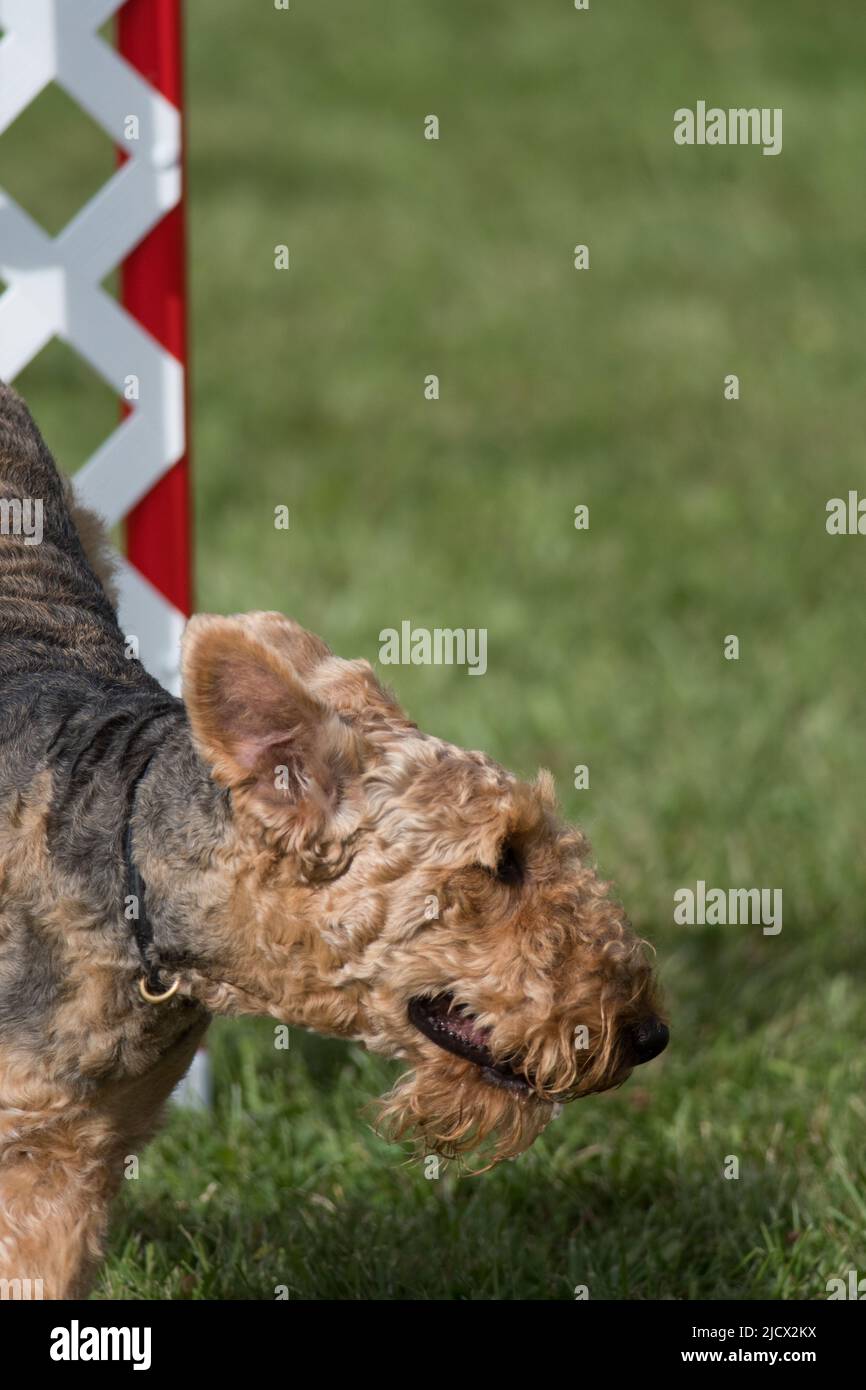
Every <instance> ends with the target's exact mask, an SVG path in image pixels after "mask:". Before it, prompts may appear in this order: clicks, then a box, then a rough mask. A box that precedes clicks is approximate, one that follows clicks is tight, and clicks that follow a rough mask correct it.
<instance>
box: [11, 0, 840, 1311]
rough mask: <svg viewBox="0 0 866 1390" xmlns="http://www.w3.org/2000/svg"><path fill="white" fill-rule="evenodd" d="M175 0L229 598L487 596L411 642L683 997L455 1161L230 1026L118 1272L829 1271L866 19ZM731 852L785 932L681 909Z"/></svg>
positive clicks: (695, 1290)
mask: <svg viewBox="0 0 866 1390" xmlns="http://www.w3.org/2000/svg"><path fill="white" fill-rule="evenodd" d="M187 9H188V17H187V36H188V75H189V93H188V96H189V191H190V218H191V226H190V234H191V250H190V255H191V272H192V274H191V293H192V347H193V359H192V399H193V441H194V467H195V480H196V508H197V571H198V601H199V606H200V607H201V608H202V609H205V610H208V609H210V610H215V611H224V612H233V611H240V610H244V609H248V608H279V609H282V610H284V611H285V612H287V613H289V614H291V615H292V616H294V617H296V618H298V619H299V620H300V621H302V622H303V623H305V624H306V625H307V626H309V627H312V628H313V629H315V630H316V631H319V632H321V633H322V634H323V635H324V636H325V637H326V638H327V639H328V640H329V642H330V643H331V645H332V646H333V647H334V648H335V649H336V650H337V651H339V652H340V653H341V654H342V655H345V656H360V655H364V656H367V657H368V658H370V659H375V657H376V654H377V651H378V646H379V642H378V634H379V632H380V630H381V629H383V628H385V627H399V624H400V622H401V620H402V619H404V618H409V619H411V620H412V622H413V623H414V624H415V625H420V626H426V627H437V626H439V627H484V628H487V630H488V633H489V650H488V672H487V675H486V676H485V678H484V679H470V678H468V676H467V674H466V672H465V671H460V670H455V669H454V668H446V667H423V668H416V667H406V668H401V669H396V670H395V669H389V671H388V672H387V673H386V674H387V676H388V678H389V679H390V680H391V681H392V682H393V684H394V685H395V686H396V688H397V690H398V692H399V694H400V696H401V697H402V698H403V700H404V702H405V703H406V705H407V706H408V708H409V709H410V711H411V712H412V714H413V717H414V718H416V719H417V720H418V722H419V723H420V724H421V725H422V726H424V727H428V728H430V729H432V730H434V731H435V732H437V733H439V734H441V735H443V736H445V737H448V738H450V739H453V740H454V741H456V742H459V743H462V744H467V745H469V746H473V747H483V748H485V749H486V750H487V751H488V752H489V753H491V754H493V755H494V756H495V757H497V758H498V759H500V760H501V761H502V762H504V763H506V764H508V765H509V766H512V767H514V768H515V769H516V770H518V771H520V772H521V773H524V774H532V773H533V772H534V771H535V769H536V767H537V766H538V765H539V764H541V765H545V766H548V767H549V768H550V769H551V770H552V771H553V773H554V775H555V777H556V781H557V785H558V789H559V793H560V797H561V800H562V803H563V806H564V808H565V810H566V812H567V813H568V814H569V816H571V817H574V818H576V819H578V820H579V821H580V822H581V824H582V825H583V826H584V827H585V828H586V829H587V831H588V833H589V835H590V837H591V839H592V842H593V845H594V849H595V852H596V856H597V858H598V861H599V864H600V866H601V867H602V869H603V871H604V872H605V873H606V874H607V875H608V876H609V877H611V878H612V879H613V880H614V881H615V883H616V885H617V891H618V893H619V894H620V896H621V897H622V899H623V901H624V902H625V904H626V906H627V908H628V910H629V913H630V915H631V916H632V919H633V920H634V922H635V924H636V926H637V928H638V929H639V930H640V931H641V932H642V933H644V934H646V935H647V936H648V937H649V938H650V939H651V940H652V941H653V942H654V944H655V945H656V947H657V951H658V959H659V965H660V970H661V974H662V979H663V982H664V987H665V991H666V995H667V999H668V1005H669V1009H670V1013H671V1020H672V1042H671V1046H670V1048H669V1049H668V1052H667V1053H666V1054H665V1055H664V1057H663V1058H661V1059H660V1060H659V1061H658V1062H656V1063H654V1064H653V1065H652V1066H651V1067H648V1068H647V1069H646V1071H645V1072H644V1073H642V1074H635V1076H634V1077H633V1078H632V1080H631V1081H630V1082H629V1083H628V1085H627V1086H625V1087H624V1088H623V1089H622V1090H620V1091H618V1092H616V1093H613V1094H610V1095H606V1096H604V1097H601V1098H598V1099H590V1100H587V1101H584V1102H580V1103H578V1104H576V1105H574V1106H572V1107H570V1108H568V1109H567V1110H566V1111H565V1112H564V1113H563V1114H562V1116H561V1117H560V1118H559V1119H558V1120H557V1121H556V1122H555V1124H553V1125H552V1126H551V1127H550V1129H549V1131H548V1132H547V1134H546V1135H545V1136H544V1137H543V1138H542V1139H541V1140H540V1141H539V1142H538V1144H537V1145H536V1146H535V1147H534V1149H533V1150H532V1151H530V1152H529V1153H528V1154H526V1155H524V1156H523V1157H522V1158H520V1159H519V1160H518V1161H516V1162H513V1163H507V1164H504V1165H502V1167H501V1168H499V1169H497V1170H496V1171H494V1172H492V1173H488V1174H486V1175H484V1176H482V1177H477V1178H465V1177H458V1176H457V1175H456V1174H455V1173H452V1172H446V1173H443V1174H442V1175H441V1176H440V1177H439V1178H438V1179H436V1180H431V1179H429V1178H427V1177H425V1175H424V1170H423V1168H422V1167H420V1166H417V1165H411V1164H407V1162H406V1155H405V1153H404V1152H403V1151H402V1150H400V1149H399V1148H395V1147H393V1146H389V1145H387V1144H385V1143H384V1142H383V1141H382V1140H380V1139H378V1138H377V1137H376V1136H375V1135H374V1134H373V1133H372V1132H371V1130H370V1128H369V1115H366V1114H365V1112H364V1107H365V1105H366V1103H367V1102H368V1101H369V1100H370V1099H371V1098H372V1097H374V1096H375V1095H376V1094H377V1093H379V1092H381V1090H383V1089H384V1088H385V1087H386V1086H387V1085H388V1084H389V1081H390V1079H391V1078H392V1077H393V1075H394V1069H393V1068H391V1067H389V1066H388V1065H387V1064H385V1063H383V1062H381V1061H378V1060H375V1059H372V1058H370V1057H368V1056H366V1055H365V1054H364V1053H362V1052H361V1051H360V1050H359V1049H358V1048H355V1047H352V1046H346V1045H344V1044H340V1043H336V1042H330V1041H325V1040H318V1039H313V1038H310V1037H308V1036H306V1035H301V1034H293V1035H292V1039H291V1046H290V1048H289V1050H288V1052H283V1051H276V1050H275V1049H274V1048H273V1046H272V1037H273V1033H272V1026H271V1025H270V1024H268V1023H265V1022H259V1021H250V1022H244V1023H240V1024H237V1023H236V1024H231V1025H227V1024H219V1025H217V1026H216V1027H215V1029H214V1030H213V1034H212V1048H213V1057H214V1064H215V1078H216V1104H215V1109H214V1112H213V1114H212V1115H206V1116H201V1115H195V1114H188V1113H187V1114H185V1113H181V1112H175V1113H174V1114H173V1116H172V1119H171V1122H170V1124H169V1126H168V1127H167V1129H166V1130H165V1131H164V1133H163V1134H162V1135H161V1137H160V1138H159V1139H158V1140H157V1141H156V1142H155V1143H154V1145H153V1146H152V1147H151V1148H150V1149H149V1150H148V1151H147V1152H146V1153H145V1154H144V1155H143V1157H142V1162H141V1176H140V1179H139V1180H138V1181H137V1182H129V1183H127V1184H125V1191H124V1195H123V1201H122V1204H121V1208H120V1210H119V1212H118V1220H117V1222H116V1225H115V1228H114V1234H113V1238H112V1242H111V1248H110V1258H109V1260H108V1264H107V1267H106V1270H105V1272H104V1274H103V1276H102V1277H101V1281H100V1284H99V1286H98V1289H97V1295H96V1296H97V1297H99V1296H103V1297H134V1298H165V1297H171V1298H214V1297H223V1298H273V1297H274V1291H275V1288H276V1287H277V1286H285V1287H286V1289H287V1290H288V1293H289V1295H290V1296H291V1297H292V1298H299V1299H303V1298H316V1299H324V1298H336V1299H367V1298H385V1299H393V1298H416V1299H430V1298H433V1299H453V1298H458V1299H520V1298H531V1299H561V1298H562V1299H569V1298H572V1297H573V1291H574V1288H575V1286H576V1285H579V1284H583V1285H588V1287H589V1291H590V1296H591V1297H592V1298H594V1299H597V1298H640V1299H673V1298H676V1299H682V1298H699V1299H715V1298H743V1299H751V1298H779V1299H781V1298H821V1297H824V1296H825V1284H826V1281H827V1280H828V1279H829V1278H831V1277H833V1276H835V1275H843V1276H844V1275H845V1273H846V1272H847V1271H848V1270H849V1269H851V1268H855V1269H858V1270H859V1271H860V1273H861V1274H864V1273H866V1183H864V1172H866V1163H864V1145H863V1133H864V1122H866V1049H864V1046H863V1041H864V1037H863V1034H864V998H863V974H864V950H863V926H862V916H863V907H862V904H863V902H864V899H866V855H864V851H863V829H862V821H863V806H864V793H866V718H864V713H866V710H864V703H866V702H864V676H866V662H864V654H863V640H864V614H863V593H864V556H866V539H863V538H862V537H854V536H848V537H835V538H834V537H830V536H828V535H827V533H826V530H825V526H824V521H825V505H826V502H827V500H828V499H829V498H831V497H836V496H842V497H845V496H847V493H848V491H849V489H852V488H857V487H858V486H862V482H861V480H862V478H863V476H864V475H863V463H862V460H863V425H862V421H863V382H864V371H866V340H864V334H863V323H864V320H866V280H864V277H863V274H862V237H863V227H864V225H866V184H864V181H863V178H862V162H863V150H864V146H866V113H864V109H863V101H862V84H863V71H864V64H866V30H864V27H863V25H862V23H861V22H860V21H859V20H858V19H857V17H856V15H855V11H854V8H853V7H849V6H838V7H830V8H829V9H828V8H824V9H821V8H820V7H816V6H815V5H814V4H813V3H807V0H766V3H763V4H761V5H760V6H756V5H755V4H754V2H753V0H728V2H727V3H724V4H717V3H710V0H700V2H699V3H688V2H687V0H656V3H654V4H653V5H652V6H649V5H646V4H645V3H640V0H622V2H621V3H620V4H618V5H615V6H605V5H603V4H601V3H595V0H593V3H592V5H591V8H590V10H589V11H588V12H586V13H581V12H577V11H575V10H574V9H573V7H572V6H571V5H570V4H569V0H535V3H533V4H532V5H528V4H526V3H524V0H502V3H499V4H491V3H486V0H481V3H475V4H471V5H470V4H467V3H466V0H438V3H437V4H435V5H434V4H430V3H426V0H399V3H397V2H396V0H390V3H389V0H370V3H367V4H365V5H363V6H361V5H359V4H358V3H357V0H328V3H322V0H315V3H314V0H296V2H295V3H294V4H293V5H292V8H291V9H290V10H289V11H288V12H276V11H274V10H273V7H272V6H270V5H269V4H268V3H266V0H261V3H260V4H258V5H256V6H250V5H247V6H244V7H239V6H238V5H237V4H236V3H231V2H230V0H190V3H189V4H188V7H187ZM241 10H243V13H241ZM699 99H706V100H707V102H708V104H718V105H720V106H724V107H727V106H753V105H754V106H760V107H771V108H775V107H781V108H782V109H783V111H784V147H783V151H782V153H781V154H780V155H778V156H777V157H775V158H767V157H763V156H762V154H761V150H760V149H759V148H752V147H746V148H744V147H737V148H731V147H727V148H709V147H705V148H697V147H695V148H687V147H678V146H676V145H675V144H674V140H673V112H674V111H675V109H677V108H678V107H681V106H692V107H693V106H694V105H695V103H696V101H697V100H699ZM65 110H66V108H65V107H64V105H63V102H62V101H61V100H59V99H58V100H56V101H55V102H54V103H53V104H52V102H51V99H49V100H48V101H47V102H46V103H45V104H44V105H43V108H42V110H41V111H40V110H39V109H38V108H37V109H35V110H34V112H33V113H32V115H31V117H28V118H27V119H28V121H29V125H28V127H27V128H26V129H24V128H23V127H22V131H21V132H17V133H16V131H15V130H14V129H13V131H12V132H10V134H9V135H8V136H5V137H4V140H3V144H0V182H3V183H4V184H6V183H8V186H9V187H10V189H11V191H12V192H13V193H15V194H16V196H20V198H21V200H22V201H23V202H24V203H25V205H26V206H28V207H29V208H30V209H31V210H32V211H34V213H36V214H37V215H39V216H41V217H43V218H44V219H45V220H46V222H47V223H49V224H52V228H55V227H56V226H58V225H60V224H61V223H62V221H63V220H64V216H65V215H68V213H69V211H71V210H72V208H73V207H74V206H75V204H76V197H77V200H78V201H80V194H81V191H82V190H86V191H88V192H89V191H91V190H92V189H93V188H95V187H96V186H98V184H99V182H100V181H101V179H102V178H103V177H104V176H105V173H106V172H107V171H108V170H109V169H110V167H111V151H110V148H109V146H108V144H107V141H105V140H104V139H103V138H102V137H101V136H99V135H97V134H96V133H95V132H94V131H93V128H92V127H90V126H89V125H88V124H87V122H85V121H84V120H83V119H81V123H80V128H79V130H78V137H77V138H76V139H73V138H72V136H71V135H70V136H69V138H68V139H65V140H64V141H63V145H62V152H61V148H60V140H59V138H58V134H57V130H58V123H59V122H60V121H61V120H62V118H63V112H64V111H65ZM428 113H435V114H437V115H438V116H439V118H440V122H441V137H440V139H439V141H438V142H432V141H426V140H424V139H423V133H422V132H423V120H424V117H425V116H426V115H427V114H428ZM63 129H65V126H64V127H63ZM7 141H8V146H7V143H6V142H7ZM7 148H8V153H7V152H6V151H7ZM34 149H36V150H37V151H40V150H41V151H43V152H44V155H45V160H46V161H47V163H48V164H49V165H50V166H51V171H52V176H51V178H46V177H45V173H44V164H43V163H42V162H41V161H42V154H39V155H38V158H37V157H35V156H34V154H33V150H34ZM28 151H29V153H28ZM61 153H62V158H58V156H60V155H61ZM64 199H65V200H66V202H65V204H64V203H63V200H64ZM61 205H63V207H64V213H63V215H61V216H60V217H59V219H58V218H57V216H56V209H57V207H58V206H61ZM281 243H285V244H286V245H288V246H289V248H290V269H289V270H288V271H277V270H275V269H274V247H275V246H276V245H278V244H281ZM577 243H586V244H587V245H588V246H589V248H590V268H589V270H587V271H576V270H575V269H574V267H573V248H574V246H575V244H577ZM430 373H436V374H437V375H438V376H439V378H440V382H441V396H440V399H439V400H438V401H428V400H426V399H425V398H424V390H423V384H424V378H425V377H426V376H427V375H428V374H430ZM729 373H736V374H737V375H738V377H739V379H740V399H739V400H736V401H728V400H725V399H724V394H723V383H724V378H725V376H726V375H728V374H729ZM19 385H20V386H21V388H22V390H24V391H25V393H26V394H27V395H28V397H29V399H30V402H31V404H32V406H33V408H34V411H35V412H36V413H37V416H38V418H39V419H40V420H41V422H42V424H43V428H44V430H45V433H46V435H47V436H48V438H49V441H50V442H51V443H52V444H53V445H54V446H55V447H56V449H57V452H58V454H59V456H60V457H61V459H62V460H65V461H66V462H67V464H68V465H69V466H74V465H76V464H77V463H79V462H80V461H81V460H83V459H84V458H85V457H86V456H87V454H88V452H89V451H90V449H91V448H92V447H94V445H95V443H96V442H98V440H99V439H100V438H101V437H102V436H103V435H104V433H105V432H106V430H107V429H108V428H109V427H110V425H111V424H112V423H113V421H114V419H115V409H116V407H115V402H114V401H113V400H112V399H111V395H110V392H109V391H108V390H107V388H106V387H104V386H103V385H102V384H100V383H97V382H95V381H93V379H92V377H91V376H90V374H89V372H88V371H87V369H86V368H82V367H80V365H79V364H77V363H76V362H75V361H74V359H73V358H72V357H71V354H70V353H69V352H68V351H67V350H66V349H65V348H63V347H61V346H59V345H53V346H52V347H50V348H49V349H47V350H46V352H45V353H44V354H43V355H42V357H41V358H40V359H38V360H37V362H36V363H34V364H33V365H32V366H31V367H30V368H28V369H27V371H26V372H25V373H24V375H23V377H22V378H21V379H20V381H19ZM580 503H585V504H586V505H588V506H589V508H590V527H589V529H588V530H586V531H577V530H575V528H574V524H573V516H574V508H575V506H577V505H578V504H580ZM278 504H285V505H287V506H289V508H290V511H291V527H290V529H289V530H288V531H283V530H276V529H275V528H274V525H273V515H274V507H275V506H277V505H278ZM729 634H736V635H737V636H738V638H739V643H740V657H739V660H738V661H727V660H725V658H724V655H723V643H724V639H725V637H726V636H727V635H729ZM579 763H583V764H587V765H588V766H589V768H590V785H589V788H588V789H587V790H583V791H577V790H575V789H574V787H573V768H574V767H575V765H576V764H579ZM699 879H702V880H704V881H705V882H706V883H707V884H710V885H720V886H725V887H727V886H732V887H739V886H744V887H749V886H756V887H775V888H782V890H783V893H784V925H783V930H782V931H781V932H780V933H779V934H778V935H775V936H769V935H764V934H762V932H761V928H760V926H728V927H712V926H705V927H700V926H694V927H684V926H677V925H675V924H674V920H673V895H674V893H675V891H676V890H677V888H679V887H682V886H688V885H691V886H694V884H695V882H696V881H697V880H699ZM730 1156H733V1157H736V1158H737V1159H738V1160H739V1177H738V1178H737V1179H736V1180H732V1179H729V1178H726V1177H725V1169H726V1164H727V1162H728V1159H729V1157H730Z"/></svg>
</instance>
